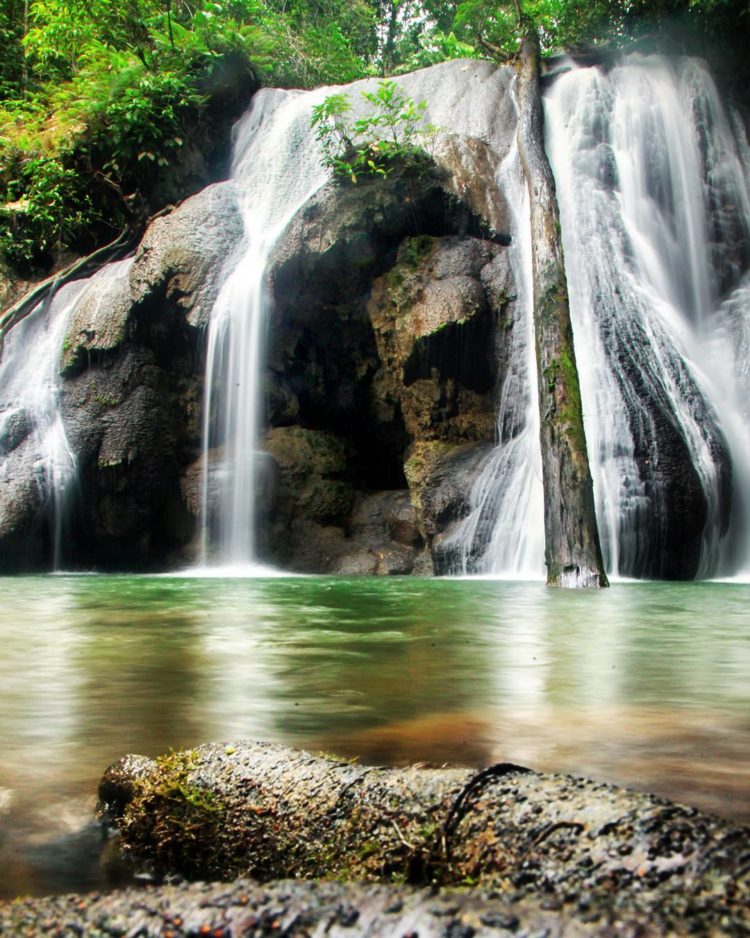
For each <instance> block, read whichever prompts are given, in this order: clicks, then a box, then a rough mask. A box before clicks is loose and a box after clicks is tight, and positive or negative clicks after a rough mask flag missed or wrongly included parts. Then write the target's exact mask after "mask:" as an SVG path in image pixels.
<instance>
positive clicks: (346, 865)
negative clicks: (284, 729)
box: [99, 742, 750, 934]
mask: <svg viewBox="0 0 750 938" xmlns="http://www.w3.org/2000/svg"><path fill="white" fill-rule="evenodd" d="M99 795H100V798H101V800H102V802H103V804H104V805H105V807H106V809H107V813H108V815H109V816H110V817H111V818H113V819H114V820H115V822H116V823H117V825H118V827H119V829H120V836H121V842H122V844H123V846H124V847H125V848H126V849H127V850H129V851H130V852H131V853H132V854H133V856H135V857H136V858H139V859H140V860H142V861H145V862H146V863H149V864H151V865H152V867H153V868H155V869H156V870H157V871H161V872H173V873H174V872H176V873H180V874H182V875H187V876H188V877H189V878H193V879H196V878H213V879H224V880H226V879H231V878H233V877H236V876H241V875H251V876H253V877H255V878H257V879H260V880H271V879H277V878H289V877H293V878H299V879H318V878H321V877H322V878H332V879H344V880H355V879H356V880H360V881H380V882H386V883H389V882H390V883H392V882H397V883H410V884H414V885H426V884H431V883H435V884H438V885H445V886H450V885H461V884H467V883H473V884H476V885H478V886H481V887H483V888H484V887H486V888H492V889H494V890H497V892H498V893H499V894H500V896H501V897H505V898H506V899H511V900H512V901H513V902H514V903H515V902H522V901H526V900H531V901H534V900H535V899H537V898H539V897H540V896H541V897H543V898H544V899H545V901H546V902H547V903H549V905H548V907H549V908H554V909H564V910H565V913H566V914H567V916H568V917H569V918H571V919H576V917H577V915H578V914H579V913H581V914H583V912H584V911H585V913H586V915H585V916H584V918H583V920H584V921H599V922H602V921H611V920H612V919H617V920H618V921H625V920H630V919H635V920H639V921H650V922H652V923H653V924H654V926H655V927H656V928H657V929H658V928H661V929H663V930H665V931H670V929H674V930H675V931H676V932H677V933H680V934H681V933H682V927H683V926H684V925H685V923H686V921H687V920H688V919H689V918H690V917H691V916H698V921H699V924H700V925H701V926H704V925H705V931H704V932H702V933H704V934H708V933H710V929H711V927H713V926H717V928H718V931H717V933H726V932H721V926H720V924H719V925H717V923H720V922H721V921H722V920H725V921H726V922H728V923H730V924H731V925H732V926H736V927H737V929H738V931H737V933H739V929H740V925H742V926H743V927H750V863H748V847H747V844H748V835H750V831H748V830H747V829H744V828H733V827H732V826H731V825H730V824H729V823H728V822H726V821H720V820H718V819H717V818H712V817H710V816H708V815H704V814H701V813H700V812H698V811H696V810H695V809H690V808H681V807H678V806H676V805H673V804H671V803H670V802H667V801H664V800H663V799H659V798H655V797H653V796H650V795H645V794H640V793H637V792H630V791H626V790H624V789H620V788H616V787H614V786H611V785H603V784H599V783H596V782H590V781H587V780H585V779H576V778H571V777H569V776H560V775H543V774H540V773H537V772H532V771H531V770H529V769H525V768H523V767H520V766H515V765H510V764H500V765H496V766H492V767H490V768H488V769H485V770H483V771H481V772H476V771H474V770H470V769H456V768H440V769H435V768H423V767H416V766H414V767H410V768H404V769H384V768H371V767H366V766H361V765H352V764H349V763H344V762H340V761H334V760H332V759H326V758H320V757H315V756H312V755H310V754H309V753H305V752H297V751H294V750H290V749H287V748H286V747H283V746H277V745H272V744H268V743H252V742H238V743H236V744H233V745H227V744H219V743H212V744H208V745H206V746H201V747H199V748H198V749H196V750H192V751H190V752H183V753H173V754H171V755H169V756H165V757H164V758H163V759H162V760H159V761H158V762H153V761H151V760H149V759H145V758H144V757H141V756H127V757H126V758H125V759H123V760H121V761H120V762H118V763H115V764H114V765H113V766H111V767H110V768H109V769H108V770H107V772H106V774H105V776H104V778H103V779H102V782H101V785H100V788H99ZM584 901H585V904H586V905H585V910H582V909H579V906H580V905H581V903H582V902H584ZM586 916H588V917H586ZM722 917H724V919H722ZM660 933H663V932H660ZM732 933H734V932H732ZM609 934H611V932H609ZM618 934H622V932H618Z"/></svg>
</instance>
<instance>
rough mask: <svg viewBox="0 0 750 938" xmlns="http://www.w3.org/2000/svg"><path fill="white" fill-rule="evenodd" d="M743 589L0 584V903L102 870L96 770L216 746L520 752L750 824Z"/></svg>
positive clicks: (462, 754) (748, 669)
mask: <svg viewBox="0 0 750 938" xmlns="http://www.w3.org/2000/svg"><path fill="white" fill-rule="evenodd" d="M748 599H750V586H748V585H740V584H719V583H703V584H663V583H638V584H636V583H632V584H631V583H620V584H616V585H614V586H613V587H612V588H611V589H610V590H603V591H601V592H597V593H586V594H581V593H574V592H567V591H559V590H548V589H546V588H545V587H544V586H543V585H542V584H537V583H512V582H500V581H492V580H419V579H415V578H402V579H400V578H392V579H356V580H355V579H339V578H337V579H332V578H325V577H295V578H291V577H276V578H266V579H192V578H181V577H109V576H54V577H18V578H3V579H0V636H2V641H1V644H0V870H3V874H4V875H3V877H2V879H1V880H0V897H8V896H13V895H17V894H19V893H32V894H44V893H47V892H53V891H66V890H72V889H76V890H80V889H88V888H101V887H105V886H107V885H108V884H109V880H108V879H107V877H106V876H105V874H104V873H103V865H102V863H101V860H100V858H99V854H100V843H99V840H98V838H99V834H98V831H97V829H96V828H95V827H94V826H93V825H91V824H89V825H88V826H87V825H86V822H87V819H88V818H90V816H91V813H92V811H93V806H94V801H95V791H96V785H97V781H98V779H99V777H100V776H101V773H102V771H103V770H104V768H105V767H106V766H107V765H108V764H109V763H110V762H112V761H113V760H115V759H117V758H119V757H120V756H121V755H123V754H124V753H126V752H138V753H144V754H146V755H158V754H160V753H163V752H165V751H168V750H169V749H170V748H179V747H185V746H193V745H196V744H198V743H201V742H205V741H208V740H220V739H235V738H240V737H246V738H248V737H249V738H260V739H268V740H275V741H279V742H284V743H289V744H292V745H298V746H304V747H306V748H309V749H313V750H324V751H328V752H335V753H340V754H341V755H344V756H358V757H359V758H360V759H361V760H362V761H366V762H376V763H399V762H406V761H414V760H426V761H432V762H437V763H442V762H446V761H451V762H457V763H465V764H469V765H481V764H486V763H488V762H492V761H505V760H507V761H513V762H518V763H522V764H526V765H529V766H531V767H533V768H537V769H544V770H552V771H565V772H573V773H578V774H585V775H588V776H592V777H595V778H599V779H604V780H608V781H614V782H618V783H621V784H625V785H630V786H634V787H639V788H644V789H648V790H652V791H656V792H659V793H662V794H665V795H667V796H670V797H672V798H675V799H678V800H681V801H686V802H688V803H692V804H696V805H698V806H700V807H702V808H704V809H708V810H713V811H716V812H718V813H721V814H723V815H725V816H727V817H730V818H734V819H737V820H742V821H750V607H749V606H748ZM108 875H109V874H108Z"/></svg>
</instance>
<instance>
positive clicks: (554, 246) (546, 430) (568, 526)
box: [518, 30, 609, 587]
mask: <svg viewBox="0 0 750 938" xmlns="http://www.w3.org/2000/svg"><path fill="white" fill-rule="evenodd" d="M518 105H519V111H520V113H519V120H518V152H519V155H520V158H521V165H522V167H523V172H524V175H525V177H526V184H527V186H528V189H529V202H530V211H531V243H532V265H533V291H534V332H535V336H536V359H537V371H538V386H539V414H540V423H541V430H540V436H541V445H542V471H543V479H544V534H545V561H546V564H547V584H548V585H549V586H567V587H599V586H608V585H609V584H608V582H607V577H606V574H605V572H604V563H603V560H602V551H601V545H600V543H599V531H598V528H597V524H596V513H595V510H594V490H593V484H592V481H591V471H590V469H589V461H588V454H587V451H586V437H585V435H584V430H583V412H582V409H581V391H580V387H579V383H578V371H577V368H576V360H575V352H574V349H573V331H572V328H571V324H570V310H569V307H568V288H567V282H566V279H565V266H564V263H563V253H562V245H561V243H560V217H559V213H558V208H557V197H556V195H555V183H554V179H553V178H552V170H551V168H550V165H549V160H548V159H547V154H546V153H545V150H544V131H543V127H542V101H541V93H540V90H539V41H538V38H537V36H536V33H535V32H534V31H533V30H530V31H529V33H528V35H527V36H526V38H524V40H523V42H522V45H521V65H520V70H519V75H518Z"/></svg>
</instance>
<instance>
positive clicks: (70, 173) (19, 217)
mask: <svg viewBox="0 0 750 938" xmlns="http://www.w3.org/2000/svg"><path fill="white" fill-rule="evenodd" d="M7 192H8V197H9V201H8V202H6V204H5V205H3V206H2V207H1V208H0V252H2V253H3V254H4V256H5V257H6V258H7V259H8V260H9V261H10V262H11V263H13V264H16V265H22V264H24V263H28V262H30V261H32V260H33V259H34V257H35V256H36V255H37V254H38V253H39V252H49V251H52V250H55V249H56V250H58V251H59V250H60V248H61V246H62V244H63V243H68V242H69V241H71V240H74V239H75V238H77V237H79V236H80V235H81V234H82V233H83V232H84V231H85V229H86V227H87V226H88V225H90V224H91V221H92V218H91V203H90V200H89V198H88V196H87V194H86V192H85V191H84V190H83V187H82V179H81V177H80V176H79V174H78V173H76V172H75V170H73V169H70V168H66V166H65V165H64V164H63V162H62V161H61V160H59V159H57V158H55V157H39V158H36V159H31V160H27V161H25V162H23V163H22V164H21V165H20V167H19V174H18V177H17V178H16V179H15V180H14V181H13V183H12V184H11V185H10V186H9V187H8V190H7Z"/></svg>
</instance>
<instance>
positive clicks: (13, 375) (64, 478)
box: [0, 258, 132, 570]
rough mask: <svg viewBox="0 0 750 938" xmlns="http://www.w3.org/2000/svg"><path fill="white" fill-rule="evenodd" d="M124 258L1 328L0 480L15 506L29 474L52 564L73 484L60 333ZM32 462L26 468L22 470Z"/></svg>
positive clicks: (60, 553)
mask: <svg viewBox="0 0 750 938" xmlns="http://www.w3.org/2000/svg"><path fill="white" fill-rule="evenodd" d="M131 264H132V258H131V259H127V260H124V261H118V262H116V263H112V264H108V265H107V266H106V267H103V268H102V269H101V270H99V271H98V272H97V273H96V274H94V275H93V276H92V277H90V278H87V279H83V280H77V281H74V282H72V283H69V284H66V285H65V286H63V287H61V288H60V289H59V290H57V291H56V292H54V293H53V294H52V295H51V297H47V298H45V299H44V300H42V301H41V302H40V303H39V304H38V306H37V307H36V308H35V309H34V310H32V312H31V313H30V314H29V315H28V316H27V317H26V318H25V319H23V320H22V321H21V322H20V323H19V324H18V325H16V326H15V327H14V328H13V329H11V330H10V332H9V333H8V335H7V337H6V340H5V346H4V349H3V357H2V362H0V388H1V389H2V400H0V440H2V441H3V442H2V446H3V449H4V450H5V451H4V452H2V453H1V454H0V455H2V456H3V457H5V458H4V459H3V460H2V462H1V463H0V485H4V486H9V487H10V488H11V490H13V492H14V498H13V500H14V502H15V501H17V502H18V503H19V504H21V503H23V502H24V501H25V500H26V498H27V493H26V492H25V491H24V490H23V489H24V486H25V485H27V484H29V482H28V480H29V479H33V482H32V483H31V484H33V485H34V486H35V488H36V490H37V499H36V500H38V502H39V503H40V504H42V505H47V506H49V509H48V514H49V518H50V527H51V532H50V534H51V551H50V553H51V562H52V569H53V570H59V569H60V567H61V565H62V563H63V562H64V560H65V556H64V544H63V540H64V537H63V535H64V520H65V508H66V502H67V498H68V496H69V494H70V492H71V490H72V488H73V487H74V485H75V482H76V474H77V463H76V458H75V455H74V454H73V452H72V450H71V448H70V445H69V443H68V438H67V435H66V432H65V424H64V422H63V417H62V414H61V412H60V406H59V405H60V354H61V349H62V346H63V337H64V336H65V332H66V329H67V327H68V322H69V320H70V316H71V314H72V312H73V310H74V309H75V307H76V305H77V304H78V303H79V302H81V301H83V300H84V299H85V298H86V296H87V294H88V292H89V291H90V290H91V289H92V288H93V289H95V290H96V295H97V302H98V303H104V302H106V298H107V294H108V285H109V284H114V282H115V281H116V280H117V279H118V278H120V277H124V276H125V277H126V276H127V274H128V271H129V269H130V265H131ZM29 466H31V467H32V472H31V473H29V472H28V471H26V469H27V467H29Z"/></svg>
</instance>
